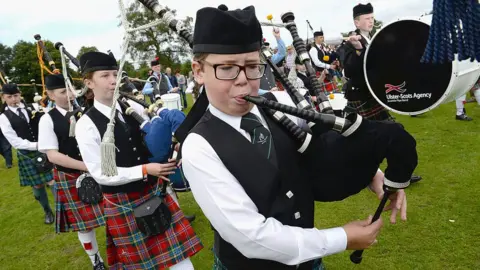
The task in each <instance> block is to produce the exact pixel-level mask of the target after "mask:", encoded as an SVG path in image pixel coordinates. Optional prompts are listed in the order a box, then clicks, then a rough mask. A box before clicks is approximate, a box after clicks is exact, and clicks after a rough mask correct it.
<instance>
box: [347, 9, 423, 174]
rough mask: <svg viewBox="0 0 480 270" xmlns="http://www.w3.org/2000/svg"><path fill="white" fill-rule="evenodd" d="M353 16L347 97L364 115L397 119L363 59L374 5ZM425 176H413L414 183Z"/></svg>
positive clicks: (348, 58) (380, 118)
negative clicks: (372, 85)
mask: <svg viewBox="0 0 480 270" xmlns="http://www.w3.org/2000/svg"><path fill="white" fill-rule="evenodd" d="M353 19H354V23H355V26H356V28H357V29H356V30H355V33H356V34H355V35H350V36H349V38H348V42H347V43H346V46H345V64H344V67H345V68H344V72H345V76H346V77H347V78H349V79H348V82H347V83H346V87H345V89H346V91H345V98H346V99H347V100H348V102H347V107H350V108H353V109H355V110H356V112H357V113H358V114H360V115H361V116H362V117H363V118H366V119H369V120H379V121H383V120H387V121H394V119H393V117H392V116H391V115H390V113H388V110H387V109H386V108H384V107H383V106H382V105H380V104H379V103H378V102H377V101H376V100H375V98H374V97H373V96H372V94H371V93H370V91H369V90H368V86H367V83H366V81H365V77H364V73H363V59H364V57H365V52H366V48H367V46H368V45H369V44H370V39H371V38H372V34H371V33H372V30H373V22H374V15H373V6H372V4H370V3H368V4H366V5H363V4H358V5H356V6H355V7H354V8H353ZM421 179H422V178H421V177H420V176H416V175H413V176H412V179H411V180H410V181H411V183H414V182H418V181H420V180H421Z"/></svg>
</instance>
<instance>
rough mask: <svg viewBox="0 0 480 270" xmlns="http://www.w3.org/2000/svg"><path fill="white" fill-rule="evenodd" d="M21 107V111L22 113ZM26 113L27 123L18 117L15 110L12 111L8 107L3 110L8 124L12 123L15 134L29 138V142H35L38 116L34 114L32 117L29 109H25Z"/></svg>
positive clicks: (25, 138)
mask: <svg viewBox="0 0 480 270" xmlns="http://www.w3.org/2000/svg"><path fill="white" fill-rule="evenodd" d="M23 110H24V109H22V113H23ZM26 111H27V114H28V119H30V122H29V123H27V122H25V120H23V119H22V118H20V116H18V115H17V114H16V113H15V112H12V111H11V110H10V109H7V110H5V116H6V117H7V118H8V121H10V125H12V128H13V130H15V132H16V133H17V136H18V137H20V138H22V139H24V140H29V141H31V142H37V140H38V118H39V117H38V116H39V115H38V116H37V115H35V118H34V119H32V114H31V113H30V111H29V110H26Z"/></svg>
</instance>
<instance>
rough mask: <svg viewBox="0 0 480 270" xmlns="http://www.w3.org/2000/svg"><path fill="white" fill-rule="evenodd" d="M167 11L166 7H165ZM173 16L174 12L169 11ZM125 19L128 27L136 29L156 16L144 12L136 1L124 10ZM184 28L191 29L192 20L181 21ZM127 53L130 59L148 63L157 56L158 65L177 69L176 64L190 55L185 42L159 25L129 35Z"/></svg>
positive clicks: (165, 26)
mask: <svg viewBox="0 0 480 270" xmlns="http://www.w3.org/2000/svg"><path fill="white" fill-rule="evenodd" d="M167 9H168V7H167ZM168 10H170V9H168ZM170 11H171V12H172V13H173V14H175V13H176V11H175V10H170ZM126 17H127V20H128V22H129V23H130V27H132V28H136V27H139V26H141V25H145V24H147V23H150V22H153V21H155V20H157V19H158V16H157V15H155V14H153V13H152V12H151V11H149V10H146V9H145V8H144V7H143V5H141V4H140V3H139V2H138V1H135V2H133V3H132V4H131V5H130V6H129V7H128V8H127V10H126ZM183 23H184V25H185V26H186V27H188V28H190V29H192V28H193V26H192V23H193V18H191V17H187V18H186V19H185V20H183ZM128 53H129V54H130V56H131V58H132V59H136V60H142V61H150V60H153V59H154V58H155V56H158V57H159V58H160V64H161V65H162V66H163V67H164V68H165V67H172V68H174V67H179V65H178V64H176V63H179V62H181V60H182V59H184V58H185V57H186V56H188V55H190V54H191V50H190V47H189V46H188V44H187V42H186V41H185V40H183V39H182V38H180V37H179V36H178V35H177V34H176V33H175V32H174V31H172V30H171V29H170V28H169V27H168V25H166V24H165V23H161V24H159V25H157V26H153V27H150V28H148V29H145V30H141V31H138V32H135V33H133V34H132V35H131V41H130V46H129V50H128Z"/></svg>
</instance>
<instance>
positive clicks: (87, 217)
mask: <svg viewBox="0 0 480 270" xmlns="http://www.w3.org/2000/svg"><path fill="white" fill-rule="evenodd" d="M80 175H81V174H80V173H65V172H61V171H58V170H57V169H54V170H53V176H54V179H55V189H56V193H57V196H56V199H57V200H56V202H55V211H56V215H55V217H56V220H55V232H56V233H60V232H68V231H74V232H77V231H87V230H92V229H95V228H97V227H100V226H103V225H105V220H104V218H103V201H102V202H100V203H99V204H93V205H92V204H87V203H84V202H82V201H81V200H80V198H79V197H78V193H77V187H76V182H77V178H78V177H79V176H80Z"/></svg>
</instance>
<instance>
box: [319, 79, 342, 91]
mask: <svg viewBox="0 0 480 270" xmlns="http://www.w3.org/2000/svg"><path fill="white" fill-rule="evenodd" d="M320 86H321V87H322V88H321V89H322V90H323V91H324V92H338V86H337V83H336V82H335V81H333V80H332V81H331V80H328V79H324V80H323V83H321V82H320Z"/></svg>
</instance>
